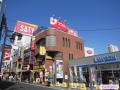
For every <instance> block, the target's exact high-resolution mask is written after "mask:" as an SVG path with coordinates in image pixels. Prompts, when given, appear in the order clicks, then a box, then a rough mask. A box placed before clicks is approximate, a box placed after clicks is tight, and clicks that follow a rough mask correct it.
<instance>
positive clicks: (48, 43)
mask: <svg viewBox="0 0 120 90" xmlns="http://www.w3.org/2000/svg"><path fill="white" fill-rule="evenodd" d="M46 46H47V47H49V46H56V36H54V35H50V36H47V37H46Z"/></svg>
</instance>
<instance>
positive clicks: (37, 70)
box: [32, 69, 44, 72]
mask: <svg viewBox="0 0 120 90" xmlns="http://www.w3.org/2000/svg"><path fill="white" fill-rule="evenodd" d="M43 70H44V69H35V70H32V71H33V72H40V71H43Z"/></svg>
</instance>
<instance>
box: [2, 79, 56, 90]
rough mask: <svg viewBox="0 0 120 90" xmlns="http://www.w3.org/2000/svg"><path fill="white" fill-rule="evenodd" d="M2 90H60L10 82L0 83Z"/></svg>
mask: <svg viewBox="0 0 120 90" xmlns="http://www.w3.org/2000/svg"><path fill="white" fill-rule="evenodd" d="M0 90H58V89H53V88H51V87H46V86H40V85H38V86H37V85H32V84H25V83H15V82H9V81H0Z"/></svg>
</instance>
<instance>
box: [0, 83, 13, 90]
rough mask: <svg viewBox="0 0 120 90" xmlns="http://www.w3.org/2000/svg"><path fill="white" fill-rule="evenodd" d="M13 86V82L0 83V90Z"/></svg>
mask: <svg viewBox="0 0 120 90" xmlns="http://www.w3.org/2000/svg"><path fill="white" fill-rule="evenodd" d="M13 85H15V83H13V82H9V81H0V90H5V89H7V88H9V87H11V86H13Z"/></svg>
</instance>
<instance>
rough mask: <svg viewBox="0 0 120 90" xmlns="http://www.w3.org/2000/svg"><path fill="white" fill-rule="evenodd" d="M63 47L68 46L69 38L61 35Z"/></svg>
mask: <svg viewBox="0 0 120 90" xmlns="http://www.w3.org/2000/svg"><path fill="white" fill-rule="evenodd" d="M63 47H67V48H70V39H67V38H64V37H63Z"/></svg>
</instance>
